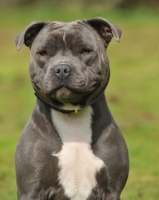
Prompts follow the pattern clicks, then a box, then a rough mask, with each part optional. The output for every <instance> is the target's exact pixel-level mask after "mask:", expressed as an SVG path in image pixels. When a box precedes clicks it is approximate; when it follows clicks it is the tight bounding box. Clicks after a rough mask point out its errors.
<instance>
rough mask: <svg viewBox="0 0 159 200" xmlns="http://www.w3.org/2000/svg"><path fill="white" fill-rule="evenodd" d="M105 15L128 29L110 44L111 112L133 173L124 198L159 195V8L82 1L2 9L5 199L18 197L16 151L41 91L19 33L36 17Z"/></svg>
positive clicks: (0, 193) (0, 123)
mask: <svg viewBox="0 0 159 200" xmlns="http://www.w3.org/2000/svg"><path fill="white" fill-rule="evenodd" d="M96 16H102V17H105V18H107V19H109V20H110V21H112V22H114V23H115V24H116V25H118V26H119V27H121V29H122V30H123V34H122V38H121V42H120V44H118V43H117V42H116V41H115V40H112V42H111V43H110V45H109V47H108V55H109V59H110V65H111V79H110V83H109V85H108V87H107V90H106V96H107V100H108V104H109V107H110V109H111V112H112V114H113V116H114V118H115V120H116V122H117V124H118V125H119V127H120V129H121V130H122V132H123V135H124V137H125V140H126V142H127V145H128V149H129V156H130V174H129V178H128V182H127V184H126V187H125V189H124V190H123V193H122V195H121V199H122V200H141V199H142V200H157V199H159V142H158V141H159V108H158V107H159V89H158V87H159V13H158V12H155V11H152V10H145V9H141V8H140V9H136V10H131V11H120V10H110V9H108V8H105V7H102V5H100V6H99V5H98V6H96V7H89V8H85V7H79V6H76V5H72V6H70V5H69V6H66V5H65V6H64V7H62V6H61V7H54V6H46V5H44V6H32V7H26V8H25V9H24V8H14V7H12V8H11V9H7V8H6V9H0V21H1V25H0V65H1V66H0V95H1V96H0V200H9V199H10V200H16V199H17V198H16V183H15V171H14V152H15V148H16V144H17V141H18V138H19V136H20V133H21V131H22V129H23V127H24V125H25V123H26V122H27V120H28V118H29V116H30V114H31V112H32V109H33V106H34V104H35V96H34V94H33V90H32V88H31V85H30V81H29V75H28V61H29V50H28V49H27V48H26V47H23V48H22V49H21V51H20V52H17V51H16V48H15V44H14V38H15V36H16V35H17V34H18V33H19V32H20V31H21V30H22V29H23V28H25V27H26V26H27V25H28V24H29V23H30V22H32V21H35V20H56V21H58V20H59V21H72V20H76V19H84V18H92V17H96Z"/></svg>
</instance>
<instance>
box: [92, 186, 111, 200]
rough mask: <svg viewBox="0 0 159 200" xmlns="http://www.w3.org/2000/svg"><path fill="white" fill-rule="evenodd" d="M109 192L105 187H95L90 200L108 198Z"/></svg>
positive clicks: (104, 199)
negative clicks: (107, 192)
mask: <svg viewBox="0 0 159 200" xmlns="http://www.w3.org/2000/svg"><path fill="white" fill-rule="evenodd" d="M106 199H107V194H106V192H105V191H104V190H103V189H100V188H98V187H96V188H94V189H93V191H92V193H91V195H90V196H89V198H88V200H106Z"/></svg>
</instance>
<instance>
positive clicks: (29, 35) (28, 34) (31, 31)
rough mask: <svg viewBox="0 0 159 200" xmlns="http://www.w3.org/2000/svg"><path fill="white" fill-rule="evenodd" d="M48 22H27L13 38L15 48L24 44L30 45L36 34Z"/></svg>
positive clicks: (18, 48)
mask: <svg viewBox="0 0 159 200" xmlns="http://www.w3.org/2000/svg"><path fill="white" fill-rule="evenodd" d="M48 23H49V22H40V21H39V22H32V23H31V24H29V25H28V26H27V27H26V28H25V29H24V30H23V31H22V32H21V33H20V34H19V35H17V37H16V38H15V43H16V47H17V50H20V48H21V47H22V46H23V44H25V45H26V46H27V47H31V45H32V43H33V41H34V39H35V37H36V35H37V34H38V33H39V31H40V30H41V29H42V28H43V27H44V26H45V25H47V24H48Z"/></svg>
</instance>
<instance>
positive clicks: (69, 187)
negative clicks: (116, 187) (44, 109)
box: [52, 107, 104, 200]
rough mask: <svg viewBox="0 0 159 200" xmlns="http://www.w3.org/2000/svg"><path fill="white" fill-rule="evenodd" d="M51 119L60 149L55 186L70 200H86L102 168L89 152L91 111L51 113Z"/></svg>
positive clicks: (89, 108)
mask: <svg viewBox="0 0 159 200" xmlns="http://www.w3.org/2000/svg"><path fill="white" fill-rule="evenodd" d="M52 118H53V122H54V125H55V127H56V130H57V132H58V134H59V135H60V137H61V139H62V141H63V146H62V149H61V151H60V152H59V153H57V154H53V156H57V157H58V159H59V167H60V172H59V182H60V184H61V185H62V186H63V188H64V191H65V195H66V196H67V197H69V198H70V199H71V200H86V199H87V198H88V197H89V195H90V194H91V191H92V189H93V188H94V187H95V186H96V178H95V176H96V173H97V172H98V171H100V169H101V168H102V167H103V166H104V162H103V161H102V160H101V159H99V158H97V157H96V156H95V155H94V154H93V152H92V150H91V146H90V144H91V138H92V130H91V120H92V109H91V107H87V108H84V109H82V110H80V111H78V113H77V114H76V113H69V114H64V113H60V112H57V111H55V110H52Z"/></svg>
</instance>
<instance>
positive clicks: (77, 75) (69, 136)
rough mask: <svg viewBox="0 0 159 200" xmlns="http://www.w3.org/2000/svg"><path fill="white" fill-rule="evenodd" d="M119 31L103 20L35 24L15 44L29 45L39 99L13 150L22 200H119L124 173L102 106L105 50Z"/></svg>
mask: <svg viewBox="0 0 159 200" xmlns="http://www.w3.org/2000/svg"><path fill="white" fill-rule="evenodd" d="M120 36H121V30H120V29H119V28H118V27H117V26H115V25H114V24H112V23H110V22H109V21H108V20H106V19H103V18H97V19H90V20H81V21H80V20H78V21H74V22H70V23H63V22H56V21H55V22H50V21H48V22H42V21H39V22H33V23H31V24H30V25H29V26H27V27H26V28H25V30H24V31H23V32H21V33H20V34H19V35H18V36H17V37H16V39H15V42H16V46H17V49H18V50H19V49H20V48H21V47H22V45H23V44H25V45H26V46H27V47H29V48H30V51H31V58H30V63H29V73H30V79H31V83H32V86H33V89H34V91H35V95H36V97H37V103H36V105H35V108H34V110H33V113H32V115H31V117H30V119H29V121H28V123H27V124H26V126H25V128H24V131H23V133H22V135H21V137H20V140H19V143H18V146H17V150H16V161H15V162H16V178H17V186H18V199H19V200H119V199H120V194H121V191H122V189H123V188H124V186H125V183H126V181H127V177H128V171H129V161H128V151H127V146H126V144H125V141H124V139H123V136H122V134H121V132H120V130H119V128H118V126H117V125H116V123H115V121H114V119H113V117H112V115H111V113H110V111H109V108H108V106H107V103H106V99H105V96H104V91H105V88H106V86H107V85H108V82H109V77H110V68H109V60H108V57H107V55H106V49H107V47H108V44H109V42H110V41H111V39H112V37H114V38H115V39H116V40H117V41H119V40H120Z"/></svg>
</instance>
